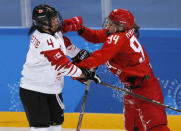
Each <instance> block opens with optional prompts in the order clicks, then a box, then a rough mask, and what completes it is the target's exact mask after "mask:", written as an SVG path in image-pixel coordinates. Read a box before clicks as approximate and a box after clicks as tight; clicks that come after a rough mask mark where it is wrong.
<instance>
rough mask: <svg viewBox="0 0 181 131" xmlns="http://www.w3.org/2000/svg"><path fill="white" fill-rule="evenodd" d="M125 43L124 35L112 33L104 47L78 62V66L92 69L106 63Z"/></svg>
mask: <svg viewBox="0 0 181 131" xmlns="http://www.w3.org/2000/svg"><path fill="white" fill-rule="evenodd" d="M123 43H124V37H121V36H120V35H116V34H113V35H110V36H109V37H108V38H107V39H106V41H105V42H104V45H103V47H102V49H100V50H97V51H95V52H93V53H92V54H91V56H90V57H88V58H87V59H85V60H83V61H81V62H80V63H78V64H77V66H78V67H82V68H89V69H90V68H95V67H98V66H100V65H102V64H105V63H106V61H108V60H110V58H112V57H113V56H114V55H115V54H116V53H117V52H118V51H119V50H120V48H121V46H122V45H123Z"/></svg>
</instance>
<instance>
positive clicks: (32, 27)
mask: <svg viewBox="0 0 181 131" xmlns="http://www.w3.org/2000/svg"><path fill="white" fill-rule="evenodd" d="M36 29H37V27H36V26H35V25H34V24H33V25H32V26H31V27H30V30H29V32H28V35H31V33H32V32H34V31H35V30H36Z"/></svg>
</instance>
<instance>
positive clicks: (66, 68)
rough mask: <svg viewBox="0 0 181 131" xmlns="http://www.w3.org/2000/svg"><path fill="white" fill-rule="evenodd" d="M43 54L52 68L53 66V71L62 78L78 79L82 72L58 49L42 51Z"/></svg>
mask: <svg viewBox="0 0 181 131" xmlns="http://www.w3.org/2000/svg"><path fill="white" fill-rule="evenodd" d="M41 54H43V55H44V56H45V57H46V58H47V59H48V61H49V62H50V63H51V65H52V66H55V70H57V71H58V73H59V74H60V75H62V76H71V77H79V76H80V75H81V74H82V71H81V70H80V69H79V68H78V67H77V66H76V65H74V64H72V63H71V62H70V60H69V59H68V58H67V57H66V56H65V55H64V53H63V52H62V51H61V50H60V48H59V49H54V50H48V51H42V52H41Z"/></svg>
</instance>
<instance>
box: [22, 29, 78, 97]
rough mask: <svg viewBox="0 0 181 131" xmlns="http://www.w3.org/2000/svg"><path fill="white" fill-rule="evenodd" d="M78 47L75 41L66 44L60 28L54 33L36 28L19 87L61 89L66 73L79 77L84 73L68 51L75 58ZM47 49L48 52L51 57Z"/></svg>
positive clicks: (55, 90)
mask: <svg viewBox="0 0 181 131" xmlns="http://www.w3.org/2000/svg"><path fill="white" fill-rule="evenodd" d="M55 51H56V52H55ZM79 51H80V49H78V48H77V47H75V46H74V45H73V44H69V45H68V46H67V47H66V46H65V43H64V39H63V36H62V33H61V32H56V33H55V36H52V35H50V34H47V33H40V32H39V31H38V30H36V31H35V32H34V33H33V34H32V36H31V40H30V47H29V51H28V53H27V57H26V61H25V63H24V65H23V70H22V78H21V82H20V87H22V88H25V89H28V90H33V91H37V92H41V93H46V94H59V93H61V92H62V88H63V85H64V76H72V77H79V76H80V75H81V73H82V71H81V70H80V69H79V68H78V67H76V66H75V65H73V64H72V63H71V62H70V61H69V60H68V58H67V57H66V55H67V56H70V57H71V58H72V57H74V56H75V55H76V54H77V53H78V52H79ZM44 52H48V56H49V54H50V56H51V57H48V56H47V54H46V53H44ZM49 52H50V53H49ZM52 52H53V55H52ZM65 61H67V62H65ZM66 63H68V64H66ZM67 65H68V66H67Z"/></svg>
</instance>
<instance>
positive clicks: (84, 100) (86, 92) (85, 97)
mask: <svg viewBox="0 0 181 131" xmlns="http://www.w3.org/2000/svg"><path fill="white" fill-rule="evenodd" d="M90 82H91V81H90V80H89V81H88V82H87V86H86V89H85V93H84V97H83V102H82V106H81V112H80V115H79V121H78V124H77V129H76V131H80V128H81V125H82V119H83V116H84V112H85V105H86V102H87V96H88V93H89V88H90Z"/></svg>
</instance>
